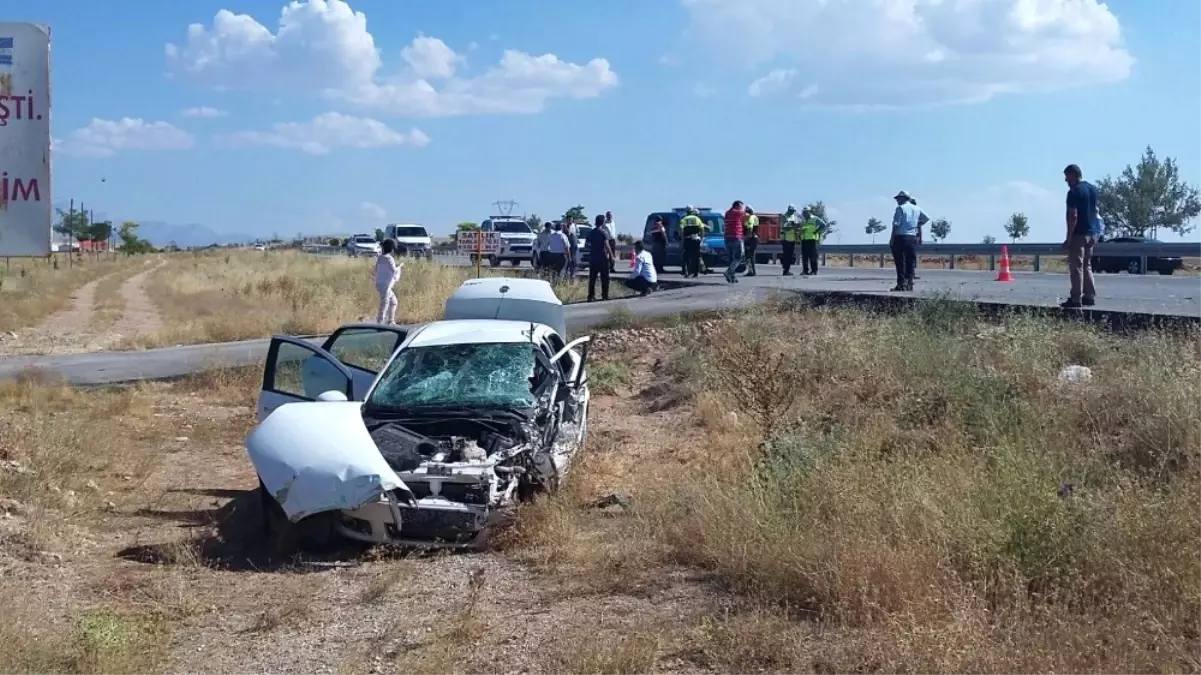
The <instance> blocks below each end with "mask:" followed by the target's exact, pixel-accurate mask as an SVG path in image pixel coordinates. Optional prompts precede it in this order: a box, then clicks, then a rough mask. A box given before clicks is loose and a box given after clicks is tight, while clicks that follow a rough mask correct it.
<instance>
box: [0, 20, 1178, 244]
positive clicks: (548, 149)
mask: <svg viewBox="0 0 1201 675" xmlns="http://www.w3.org/2000/svg"><path fill="white" fill-rule="evenodd" d="M873 5H881V3H880V1H879V0H840V1H837V2H830V3H828V4H823V3H818V2H816V1H815V0H640V1H637V2H635V1H634V0H610V1H609V2H603V3H598V2H551V1H550V0H504V1H503V2H497V1H496V0H490V1H485V0H457V1H456V2H444V1H442V0H405V1H400V0H391V1H388V0H356V1H354V2H352V3H351V4H350V6H349V7H347V6H346V5H345V3H342V2H340V1H338V0H330V1H329V2H324V1H323V0H307V1H306V2H293V3H290V5H289V7H288V9H287V17H286V22H285V23H286V24H287V27H286V28H285V29H284V30H282V31H281V28H280V21H281V10H284V9H285V4H284V3H282V2H280V1H279V0H218V1H209V0H189V1H188V2H163V1H160V0H154V1H151V0H91V1H89V2H80V1H79V0H39V2H36V3H18V5H17V6H14V7H11V8H9V10H8V14H9V17H8V18H9V20H29V21H38V22H43V23H48V24H50V25H51V27H52V31H53V66H54V93H53V95H54V118H53V135H54V137H55V138H56V139H57V141H58V144H57V146H56V148H57V151H56V153H55V157H54V172H55V201H56V202H57V201H65V200H66V199H68V198H70V197H74V198H75V199H76V200H77V201H79V200H82V201H84V202H87V203H88V204H89V205H93V206H94V208H96V209H97V210H103V211H104V212H105V213H106V214H109V215H110V216H113V217H117V218H122V219H135V220H161V221H168V222H172V223H201V224H204V225H206V226H208V227H210V228H212V229H214V230H217V231H226V232H244V233H248V234H251V235H264V236H266V235H270V234H271V233H273V232H277V233H279V234H281V235H292V234H295V233H297V232H304V233H330V234H338V233H343V234H344V233H349V232H352V231H367V230H370V229H373V228H374V227H376V226H378V225H381V224H383V223H384V222H421V223H424V224H426V225H427V226H428V227H430V229H431V230H433V231H435V232H449V231H450V230H452V229H453V227H454V224H455V223H456V222H458V221H462V220H475V221H478V220H480V219H482V218H483V217H485V216H486V215H487V214H488V213H489V212H490V211H491V203H492V202H494V201H496V200H497V199H515V200H517V202H518V203H519V207H518V210H519V211H524V212H526V213H529V212H536V213H538V214H540V215H542V216H544V217H545V216H550V215H555V214H561V213H562V212H563V211H564V210H566V209H567V208H568V207H570V206H572V205H574V204H577V203H580V204H583V205H584V206H585V208H586V211H587V212H588V213H589V214H594V213H596V212H597V211H598V210H604V209H610V210H612V211H613V212H614V214H615V219H616V221H617V223H618V229H619V231H631V230H640V229H641V225H642V222H643V220H644V219H645V216H646V214H647V213H648V212H649V211H652V210H657V209H662V208H665V207H671V206H679V205H683V204H685V203H693V204H697V205H701V204H706V205H711V206H713V207H715V208H721V207H725V206H728V204H729V203H730V202H731V201H732V200H733V199H742V200H744V201H746V202H748V203H750V204H752V205H754V206H755V207H756V208H757V209H758V210H760V211H781V210H783V208H784V207H785V206H786V205H787V204H788V203H790V202H792V203H796V204H802V203H805V202H808V201H812V200H817V199H821V200H824V201H825V202H826V203H827V204H828V205H830V206H831V207H832V208H833V214H834V215H835V217H836V218H837V219H838V221H839V224H840V230H841V232H840V239H841V242H842V243H866V242H867V241H868V240H869V238H868V237H867V235H865V234H864V232H863V226H864V224H865V223H866V221H867V219H868V218H869V217H872V216H875V217H877V218H880V219H887V218H888V217H889V216H890V214H891V211H892V208H893V206H894V203H893V202H892V201H891V199H890V197H891V196H892V195H893V194H894V193H895V192H896V191H897V190H898V189H906V190H908V191H910V192H911V193H912V194H914V195H915V196H916V197H918V199H919V203H920V204H921V205H922V206H923V208H925V209H926V210H927V212H928V213H930V214H931V216H932V217H945V218H948V219H950V220H951V222H952V232H951V237H950V240H951V241H965V242H974V241H979V240H980V239H981V238H982V237H983V236H984V235H986V234H991V235H994V236H997V237H998V238H999V239H1003V238H1004V233H1003V230H1002V227H1001V225H1002V223H1003V222H1004V221H1005V220H1006V219H1007V218H1008V216H1009V214H1010V213H1012V212H1015V211H1023V212H1025V213H1026V214H1027V215H1028V216H1029V218H1030V223H1031V230H1032V231H1031V236H1030V237H1029V240H1030V241H1057V240H1059V238H1060V237H1062V232H1063V224H1062V219H1063V216H1062V210H1063V209H1062V204H1063V194H1064V186H1063V182H1062V180H1063V175H1062V169H1063V167H1064V165H1066V164H1067V163H1069V162H1076V163H1078V164H1079V165H1081V167H1082V168H1083V169H1084V172H1085V177H1086V178H1093V179H1096V178H1100V177H1102V176H1104V175H1105V174H1116V173H1118V172H1120V171H1121V170H1122V168H1123V167H1125V165H1126V164H1133V163H1136V162H1137V161H1138V159H1139V156H1140V154H1141V152H1142V150H1143V148H1144V147H1145V146H1146V145H1148V144H1150V145H1152V146H1153V147H1154V148H1155V150H1156V151H1157V153H1159V154H1160V155H1161V156H1164V155H1168V156H1173V157H1175V158H1176V159H1177V161H1178V162H1179V165H1180V170H1181V172H1182V174H1183V176H1184V177H1185V178H1186V179H1187V180H1189V181H1190V182H1192V183H1194V184H1196V183H1198V182H1201V161H1199V160H1201V158H1199V149H1201V125H1199V124H1198V120H1201V91H1199V89H1198V82H1201V61H1199V54H1201V37H1199V32H1198V30H1197V27H1198V25H1201V4H1199V3H1197V2H1196V0H1159V1H1157V2H1147V1H1145V0H1144V1H1142V2H1135V1H1134V0H1113V1H1112V2H1110V3H1109V4H1108V5H1102V4H1098V3H1097V2H1095V1H1094V0H965V1H964V2H960V3H945V2H944V3H938V2H934V1H933V0H886V1H885V2H884V3H883V4H882V5H881V6H880V7H877V8H876V9H872V6H873ZM823 7H824V9H823ZM223 10H228V11H227V12H223ZM219 13H221V14H220V15H219ZM915 17H916V20H915ZM192 24H198V26H199V27H196V28H192V29H189V26H190V25H192ZM168 45H172V47H168ZM406 48H408V49H407V51H406ZM506 50H513V51H510V52H506ZM276 125H280V126H276ZM288 125H291V126H288ZM101 178H104V182H101ZM1195 238H1196V234H1195V233H1194V234H1193V235H1191V236H1190V239H1195Z"/></svg>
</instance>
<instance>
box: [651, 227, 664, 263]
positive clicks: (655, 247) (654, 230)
mask: <svg viewBox="0 0 1201 675" xmlns="http://www.w3.org/2000/svg"><path fill="white" fill-rule="evenodd" d="M651 258H653V259H654V261H655V273H657V274H663V265H664V264H665V263H666V261H667V229H666V228H664V227H663V216H655V220H654V224H653V225H651Z"/></svg>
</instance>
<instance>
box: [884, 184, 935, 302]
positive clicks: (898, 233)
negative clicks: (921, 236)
mask: <svg viewBox="0 0 1201 675" xmlns="http://www.w3.org/2000/svg"><path fill="white" fill-rule="evenodd" d="M893 199H895V200H896V202H897V210H896V211H893V214H892V237H891V238H890V239H889V242H888V244H889V246H890V247H891V248H892V261H893V264H894V265H896V268H897V285H896V287H894V288H893V289H892V290H894V291H912V290H913V274H914V271H915V270H916V269H917V233H918V232H919V231H920V230H921V227H922V225H925V224H926V223H927V222H928V221H929V220H930V218H929V217H927V216H926V214H925V213H923V212H922V210H921V209H920V208H918V206H917V204H914V203H913V202H912V201H911V200H910V197H909V193H908V192H905V191H904V190H901V191H900V192H898V193H897V195H896V196H895V197H893Z"/></svg>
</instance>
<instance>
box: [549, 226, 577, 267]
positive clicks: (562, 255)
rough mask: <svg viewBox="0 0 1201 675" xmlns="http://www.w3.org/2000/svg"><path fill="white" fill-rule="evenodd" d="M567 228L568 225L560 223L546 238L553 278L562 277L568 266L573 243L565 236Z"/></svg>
mask: <svg viewBox="0 0 1201 675" xmlns="http://www.w3.org/2000/svg"><path fill="white" fill-rule="evenodd" d="M566 228H567V223H559V225H558V227H556V228H554V229H553V230H551V232H550V235H548V236H547V238H546V254H547V255H546V257H547V264H548V265H549V267H550V273H551V277H552V278H558V277H559V276H561V275H562V274H563V268H565V267H566V266H567V252H568V251H570V250H571V242H570V241H568V239H567V235H566V234H563V230H564V229H566Z"/></svg>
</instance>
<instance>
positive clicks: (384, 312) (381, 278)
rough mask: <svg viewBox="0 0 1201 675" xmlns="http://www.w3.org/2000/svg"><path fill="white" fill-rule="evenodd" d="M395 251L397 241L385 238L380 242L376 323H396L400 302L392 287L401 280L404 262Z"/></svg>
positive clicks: (377, 260)
mask: <svg viewBox="0 0 1201 675" xmlns="http://www.w3.org/2000/svg"><path fill="white" fill-rule="evenodd" d="M395 253H396V241H395V240H394V239H385V240H384V241H383V243H382V244H380V254H379V257H378V258H376V259H375V290H376V291H378V292H379V311H378V312H377V313H376V317H375V322H376V323H383V324H394V323H396V306H397V304H398V302H397V299H396V292H395V291H394V290H392V289H393V287H395V286H396V283H397V282H398V281H400V268H402V267H404V263H402V262H397V261H396V258H395V256H394V254H395Z"/></svg>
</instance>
